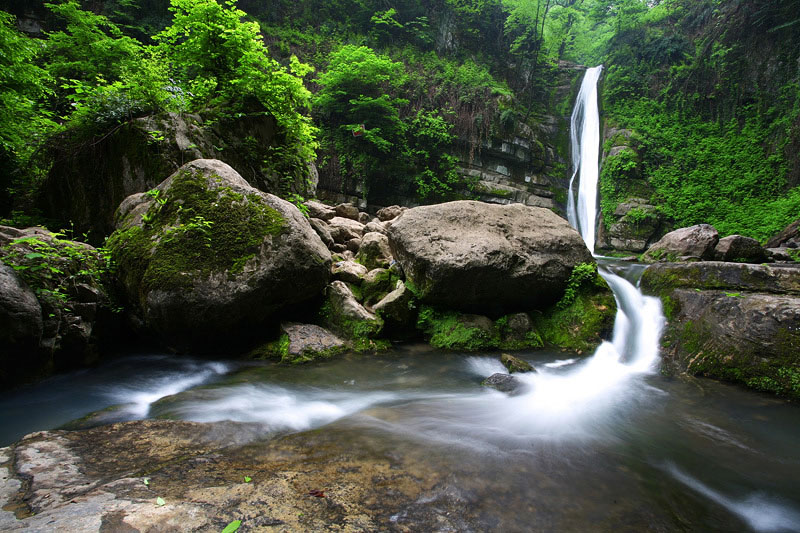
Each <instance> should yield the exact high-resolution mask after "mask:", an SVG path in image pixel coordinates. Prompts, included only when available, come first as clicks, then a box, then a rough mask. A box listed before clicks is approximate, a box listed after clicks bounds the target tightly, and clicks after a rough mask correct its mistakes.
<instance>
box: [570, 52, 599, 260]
mask: <svg viewBox="0 0 800 533" xmlns="http://www.w3.org/2000/svg"><path fill="white" fill-rule="evenodd" d="M602 70H603V66H602V65H600V66H597V67H593V68H590V69H589V70H587V71H586V74H585V75H584V77H583V83H582V84H581V90H580V92H579V93H578V100H577V101H576V102H575V108H574V109H573V111H572V119H571V121H570V141H571V145H572V168H573V174H572V178H571V179H570V181H569V196H568V200H567V218H568V219H569V222H570V224H572V227H574V228H576V229H577V230H578V231H579V232H580V234H581V236H582V237H583V240H584V242H585V243H586V246H587V247H588V248H589V251H590V252H592V253H594V242H595V225H596V222H597V179H598V176H599V169H598V165H599V163H600V160H599V159H600V112H599V108H598V106H597V81H598V80H599V79H600V73H601V72H602ZM576 176H578V178H579V179H578V194H577V201H576V199H575V190H574V182H575V177H576Z"/></svg>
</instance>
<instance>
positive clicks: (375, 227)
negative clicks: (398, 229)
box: [364, 218, 388, 235]
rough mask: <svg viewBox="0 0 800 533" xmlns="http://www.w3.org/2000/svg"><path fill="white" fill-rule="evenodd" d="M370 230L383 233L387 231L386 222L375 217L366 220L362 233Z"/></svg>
mask: <svg viewBox="0 0 800 533" xmlns="http://www.w3.org/2000/svg"><path fill="white" fill-rule="evenodd" d="M371 232H376V233H383V234H384V235H386V234H387V233H388V231H387V229H386V224H384V223H383V222H381V221H380V220H378V219H377V218H373V219H372V220H370V221H369V222H367V224H366V225H365V226H364V233H371Z"/></svg>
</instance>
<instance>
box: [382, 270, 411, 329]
mask: <svg viewBox="0 0 800 533" xmlns="http://www.w3.org/2000/svg"><path fill="white" fill-rule="evenodd" d="M373 309H374V311H375V312H376V313H378V316H380V317H381V318H382V319H383V320H384V322H385V323H386V329H387V331H388V332H389V334H391V333H392V332H395V333H396V332H401V333H405V332H410V331H411V329H412V328H413V327H414V323H415V322H416V316H417V313H416V307H415V306H414V295H413V294H411V291H409V290H408V289H407V288H406V286H405V283H403V282H402V281H398V282H397V285H396V286H395V289H394V290H393V291H392V292H390V293H389V294H387V295H386V296H385V297H384V298H383V299H382V300H381V301H379V302H378V303H377V304H375V306H374V307H373Z"/></svg>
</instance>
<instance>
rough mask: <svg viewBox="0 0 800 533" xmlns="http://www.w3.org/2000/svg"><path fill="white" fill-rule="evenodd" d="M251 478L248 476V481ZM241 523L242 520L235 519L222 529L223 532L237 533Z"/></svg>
mask: <svg viewBox="0 0 800 533" xmlns="http://www.w3.org/2000/svg"><path fill="white" fill-rule="evenodd" d="M249 480H250V478H247V481H249ZM241 525H242V521H241V520H234V521H233V522H231V523H230V524H228V525H227V526H225V529H223V530H222V533H236V531H239V527H241Z"/></svg>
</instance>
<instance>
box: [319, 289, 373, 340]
mask: <svg viewBox="0 0 800 533" xmlns="http://www.w3.org/2000/svg"><path fill="white" fill-rule="evenodd" d="M326 293H327V299H326V301H325V304H324V305H323V308H322V318H323V320H324V321H325V323H326V325H327V326H328V327H330V328H331V329H332V330H334V331H336V332H337V333H338V334H340V335H341V336H343V337H344V338H345V339H347V340H349V341H350V342H351V344H352V346H353V348H354V349H355V350H356V351H365V350H372V349H382V348H385V347H387V346H388V344H387V343H386V341H384V340H382V339H380V338H379V335H380V333H381V330H382V329H383V320H382V319H381V318H380V317H379V316H377V315H375V314H373V313H371V312H370V311H368V310H367V309H365V308H364V306H362V305H361V304H360V303H359V302H358V300H357V299H356V296H355V295H354V294H353V291H352V289H351V288H350V286H348V285H347V284H346V283H344V282H342V281H334V282H333V283H331V284H330V285H329V286H328V288H327V290H326Z"/></svg>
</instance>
